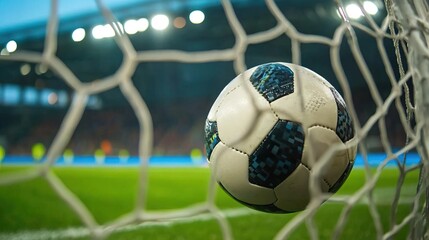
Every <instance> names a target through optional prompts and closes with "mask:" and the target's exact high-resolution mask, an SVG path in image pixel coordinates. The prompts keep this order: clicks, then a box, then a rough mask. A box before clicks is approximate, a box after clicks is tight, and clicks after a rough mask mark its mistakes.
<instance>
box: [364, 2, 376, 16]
mask: <svg viewBox="0 0 429 240" xmlns="http://www.w3.org/2000/svg"><path fill="white" fill-rule="evenodd" d="M363 8H364V9H365V11H366V12H367V13H369V14H371V15H375V14H377V12H378V7H377V5H375V3H373V2H371V1H365V2H363Z"/></svg>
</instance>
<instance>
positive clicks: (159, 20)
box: [150, 14, 170, 31]
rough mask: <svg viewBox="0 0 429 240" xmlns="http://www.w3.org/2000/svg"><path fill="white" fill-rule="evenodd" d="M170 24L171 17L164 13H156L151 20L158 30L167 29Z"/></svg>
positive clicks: (154, 27)
mask: <svg viewBox="0 0 429 240" xmlns="http://www.w3.org/2000/svg"><path fill="white" fill-rule="evenodd" d="M169 24H170V19H168V17H167V16H166V15H164V14H158V15H155V16H154V17H153V18H152V19H151V21H150V25H151V26H152V28H153V29H155V30H158V31H161V30H165V29H166V28H167V27H168V25H169Z"/></svg>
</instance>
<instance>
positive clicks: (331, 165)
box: [302, 126, 354, 186]
mask: <svg viewBox="0 0 429 240" xmlns="http://www.w3.org/2000/svg"><path fill="white" fill-rule="evenodd" d="M338 144H339V145H341V149H340V150H337V151H335V152H334V153H333V155H332V156H331V157H330V159H329V161H328V162H326V164H325V165H323V169H322V175H321V176H322V178H323V179H324V180H325V181H327V183H328V184H329V185H330V186H333V185H334V184H335V183H336V182H337V180H338V179H340V177H341V176H342V175H343V173H344V172H345V170H346V168H347V167H348V165H349V164H350V161H351V159H350V157H349V149H346V148H345V144H344V143H343V142H342V141H341V139H340V138H339V137H338V135H337V134H336V133H335V131H334V130H332V129H328V128H325V127H321V126H313V127H311V128H309V129H308V135H307V138H306V142H305V144H304V153H303V158H302V163H303V164H305V165H306V166H308V167H309V168H310V169H311V168H312V167H313V165H314V163H312V162H311V159H310V151H312V153H313V157H314V160H315V161H316V162H317V161H318V160H319V159H320V158H321V157H322V156H323V155H324V154H325V153H326V152H327V151H328V150H329V149H330V148H331V147H332V146H334V145H338ZM353 159H354V157H353Z"/></svg>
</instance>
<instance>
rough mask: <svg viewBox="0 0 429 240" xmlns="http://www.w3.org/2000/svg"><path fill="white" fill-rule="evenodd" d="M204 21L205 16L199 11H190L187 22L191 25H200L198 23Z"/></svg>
mask: <svg viewBox="0 0 429 240" xmlns="http://www.w3.org/2000/svg"><path fill="white" fill-rule="evenodd" d="M204 19H205V15H204V13H203V12H201V11H200V10H195V11H192V12H191V13H190V14H189V20H190V21H191V23H193V24H200V23H202V22H203V21H204Z"/></svg>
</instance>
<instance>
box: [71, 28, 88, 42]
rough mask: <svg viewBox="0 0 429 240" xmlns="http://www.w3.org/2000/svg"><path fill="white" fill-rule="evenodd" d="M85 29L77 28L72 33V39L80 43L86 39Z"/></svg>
mask: <svg viewBox="0 0 429 240" xmlns="http://www.w3.org/2000/svg"><path fill="white" fill-rule="evenodd" d="M85 35H86V33H85V29H83V28H77V29H75V30H74V31H73V33H72V39H73V41H75V42H80V41H82V40H83V39H84V38H85Z"/></svg>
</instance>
